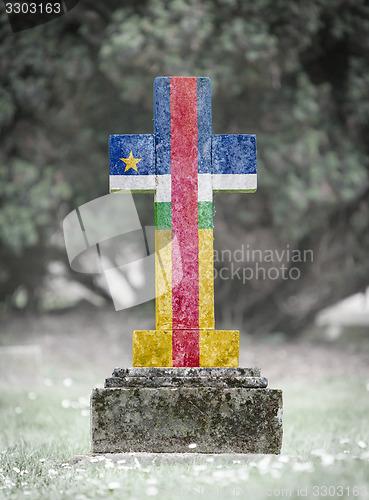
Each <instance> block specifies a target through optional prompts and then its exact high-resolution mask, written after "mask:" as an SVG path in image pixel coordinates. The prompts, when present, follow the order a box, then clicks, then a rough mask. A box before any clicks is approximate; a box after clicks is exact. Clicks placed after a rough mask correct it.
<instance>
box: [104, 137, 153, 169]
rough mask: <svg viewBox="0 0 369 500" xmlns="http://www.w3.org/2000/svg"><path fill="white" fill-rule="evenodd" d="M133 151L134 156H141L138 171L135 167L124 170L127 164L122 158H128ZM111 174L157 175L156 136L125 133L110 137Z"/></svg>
mask: <svg viewBox="0 0 369 500" xmlns="http://www.w3.org/2000/svg"><path fill="white" fill-rule="evenodd" d="M131 151H132V155H133V157H134V158H136V159H137V158H141V161H139V162H138V163H137V170H138V171H137V172H136V170H134V169H133V168H130V169H129V170H127V172H124V170H125V168H126V166H127V165H126V164H125V163H124V162H123V161H122V160H121V158H128V157H129V153H130V152H131ZM109 170H110V175H129V176H130V175H155V155H154V136H153V135H152V134H125V135H118V134H117V135H111V136H110V137H109Z"/></svg>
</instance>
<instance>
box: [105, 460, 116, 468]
mask: <svg viewBox="0 0 369 500" xmlns="http://www.w3.org/2000/svg"><path fill="white" fill-rule="evenodd" d="M113 468H114V464H113V462H110V461H109V462H106V464H105V469H113Z"/></svg>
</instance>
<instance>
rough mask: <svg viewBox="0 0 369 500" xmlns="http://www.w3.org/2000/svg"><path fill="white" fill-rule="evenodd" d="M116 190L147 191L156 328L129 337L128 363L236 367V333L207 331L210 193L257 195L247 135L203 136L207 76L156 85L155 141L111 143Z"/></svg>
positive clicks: (252, 145)
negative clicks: (151, 204)
mask: <svg viewBox="0 0 369 500" xmlns="http://www.w3.org/2000/svg"><path fill="white" fill-rule="evenodd" d="M121 190H123V191H124V190H126V191H127V190H130V191H133V192H155V253H156V256H158V257H157V258H156V261H155V282H156V284H155V286H156V330H151V331H150V330H145V331H142V330H141V331H136V332H134V336H133V366H238V352H239V332H238V331H235V330H231V331H225V330H215V321H214V288H213V191H228V192H229V191H231V192H232V191H233V192H244V193H252V192H254V191H256V137H255V135H249V134H242V135H238V134H235V135H212V120H211V82H210V79H209V78H203V77H198V78H195V77H159V78H156V79H155V83H154V134H153V135H151V134H150V135H143V134H141V135H111V136H110V192H115V191H121ZM174 235H175V236H176V241H177V245H175V246H174V245H171V241H172V237H173V236H174ZM159 255H160V258H159ZM179 268H181V272H182V278H181V280H177V279H176V278H177V276H176V272H177V270H178V269H179ZM178 281H179V284H178ZM168 282H169V286H167V284H168ZM171 284H173V286H171Z"/></svg>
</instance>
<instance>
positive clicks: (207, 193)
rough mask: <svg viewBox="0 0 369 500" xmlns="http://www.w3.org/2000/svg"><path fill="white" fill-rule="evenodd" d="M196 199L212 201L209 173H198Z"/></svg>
mask: <svg viewBox="0 0 369 500" xmlns="http://www.w3.org/2000/svg"><path fill="white" fill-rule="evenodd" d="M198 201H213V186H212V180H211V174H199V175H198Z"/></svg>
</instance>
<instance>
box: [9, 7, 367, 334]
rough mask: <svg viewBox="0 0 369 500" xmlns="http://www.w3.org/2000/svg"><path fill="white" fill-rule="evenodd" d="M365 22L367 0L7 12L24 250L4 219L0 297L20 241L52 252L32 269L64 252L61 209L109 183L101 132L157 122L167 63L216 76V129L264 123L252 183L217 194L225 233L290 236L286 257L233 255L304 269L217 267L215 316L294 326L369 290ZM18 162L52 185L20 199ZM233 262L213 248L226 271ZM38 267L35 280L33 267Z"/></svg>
mask: <svg viewBox="0 0 369 500" xmlns="http://www.w3.org/2000/svg"><path fill="white" fill-rule="evenodd" d="M368 24H369V9H368V7H367V6H366V4H365V2H364V1H363V0H362V1H360V0H359V1H357V2H355V3H353V2H351V1H350V0H333V1H332V0H329V1H328V0H311V1H309V2H305V3H304V4H303V5H297V4H296V3H294V2H289V1H287V0H279V1H277V2H274V1H272V0H260V1H258V2H252V3H251V2H242V1H240V0H205V1H200V0H191V1H188V0H152V1H149V2H148V1H147V2H145V1H141V2H127V3H126V4H125V5H124V6H122V5H121V3H120V2H113V1H111V2H107V3H106V4H105V7H101V6H99V7H98V6H96V5H95V4H93V3H92V2H84V3H83V4H82V3H81V5H79V7H78V8H77V7H76V8H75V9H74V10H72V11H71V12H70V13H69V14H68V15H66V16H64V17H63V18H60V19H59V20H57V21H55V22H53V23H50V24H49V25H47V24H46V25H43V26H41V27H39V28H37V29H33V30H29V31H28V32H24V33H22V34H17V36H16V37H12V36H10V35H9V34H8V35H6V34H4V32H5V31H6V27H5V25H4V24H3V28H2V33H3V40H4V43H2V45H1V49H0V50H1V52H2V61H3V63H2V64H3V69H4V71H2V72H1V74H2V75H4V76H3V77H2V78H3V82H2V86H1V87H2V97H1V99H2V102H5V103H6V104H5V105H4V107H3V106H2V109H4V111H2V113H1V117H2V122H1V123H2V125H1V126H2V128H3V144H5V145H6V147H5V148H2V151H3V153H2V154H3V158H2V163H3V165H5V166H6V168H5V169H3V170H4V177H3V178H4V180H5V182H4V184H3V186H4V188H3V189H4V190H9V191H8V192H9V194H8V195H7V194H6V193H5V191H4V192H2V194H1V198H2V200H3V207H5V209H6V210H4V209H3V210H2V212H1V216H0V217H2V219H0V226H1V227H3V228H9V227H12V224H11V223H10V220H11V217H14V218H15V220H16V221H17V224H13V226H14V225H15V226H16V229H13V232H14V231H15V232H16V233H17V234H18V236H17V238H18V240H17V241H18V242H19V243H18V247H17V248H18V253H17V254H15V251H14V249H15V246H14V243H12V241H13V240H14V239H15V236H14V235H13V236H12V234H10V233H11V231H10V229H8V230H6V229H5V230H4V231H2V232H1V237H2V259H1V262H3V264H4V269H5V270H3V272H2V274H1V275H0V284H1V286H2V289H1V290H2V299H3V300H4V297H5V296H9V295H10V294H11V293H12V292H13V291H14V283H19V282H20V281H22V280H24V277H23V278H22V277H19V276H20V275H21V272H20V271H21V270H22V273H23V274H24V273H25V272H26V269H27V264H26V263H25V256H26V255H27V256H29V255H30V253H32V252H36V255H40V256H41V254H40V252H43V254H42V255H43V256H42V259H37V257H36V261H38V260H40V261H41V262H40V263H39V264H38V265H39V266H40V269H38V270H37V273H35V274H36V275H38V276H39V275H40V273H41V274H42V273H43V272H46V267H45V262H46V261H47V259H55V251H56V249H53V247H52V245H51V243H50V233H52V231H53V230H55V224H54V221H55V218H56V214H59V216H60V215H61V214H62V213H66V212H67V211H68V210H69V208H70V207H75V206H76V205H78V204H80V203H82V202H84V201H87V200H90V199H93V198H94V197H96V196H99V195H102V194H105V193H106V190H105V187H104V186H105V183H106V180H105V179H106V170H105V168H103V167H102V165H104V164H106V162H107V158H106V144H107V135H108V134H109V133H118V132H119V133H130V132H131V133H137V132H148V133H150V132H151V131H152V121H151V120H152V82H153V78H154V77H155V76H158V75H169V74H176V75H189V74H192V75H208V76H210V77H211V78H212V84H213V131H214V132H215V133H244V132H253V133H256V134H257V136H258V168H259V191H258V192H257V194H256V195H248V196H245V195H240V196H235V195H232V196H229V195H219V196H217V198H216V215H215V237H216V242H215V243H216V248H217V249H218V250H221V249H222V248H223V249H224V248H227V249H229V250H231V251H233V252H234V251H235V250H237V249H239V248H241V247H242V245H243V246H244V248H246V249H248V250H250V251H252V250H262V251H263V252H264V253H263V254H262V255H263V256H265V251H266V250H271V251H272V252H274V256H275V258H277V257H276V252H277V253H278V252H279V253H278V255H280V254H281V252H282V251H283V250H285V251H286V252H285V254H284V257H283V258H282V262H274V263H273V262H265V258H264V261H260V259H259V262H246V261H245V262H237V263H236V262H234V259H233V264H237V265H238V266H239V267H240V268H241V273H242V272H243V268H249V267H250V268H251V270H254V271H255V269H256V265H257V264H259V265H262V267H263V268H264V269H265V271H266V273H267V272H268V270H269V269H270V268H271V267H277V268H278V269H280V266H281V265H285V266H286V271H285V272H289V271H290V270H291V268H297V270H298V271H299V273H300V274H299V275H300V278H299V279H291V278H289V279H283V276H282V274H281V272H280V274H279V276H278V278H277V279H274V277H273V279H271V278H270V276H269V277H268V275H267V277H266V279H255V276H254V279H247V280H243V279H241V278H240V279H239V278H237V275H235V276H234V278H235V279H229V280H223V281H222V280H219V279H218V280H217V281H216V309H217V318H218V320H219V321H221V322H226V321H228V320H232V324H235V325H236V324H237V325H238V326H239V327H241V326H242V325H243V327H244V329H246V330H247V331H250V332H251V333H253V332H256V331H276V330H279V331H285V332H287V333H295V332H296V331H298V330H300V329H301V328H303V327H304V326H306V325H307V324H308V322H309V321H311V319H312V317H313V316H314V314H315V313H316V312H317V311H319V310H320V309H321V308H322V307H324V306H327V305H329V304H332V303H333V302H334V301H336V300H338V299H340V298H343V297H345V296H347V295H348V294H350V293H353V292H356V291H358V290H361V289H363V288H364V287H365V286H366V285H367V283H368V281H369V265H368V263H367V259H366V255H367V250H368V246H369V242H368V236H367V235H368V220H369V219H368V217H367V216H368V194H369V182H368V167H369V151H368V144H367V141H366V140H365V138H366V137H367V136H368V132H369V131H368V126H369V125H368V124H369V120H368V118H369V116H368V115H369V104H368V102H369V99H368V97H369V95H368V93H369V85H368V83H369V65H368V57H369V56H368V37H367V32H368ZM45 40H47V41H48V43H46V42H45ZM120 110H121V111H120ZM77 138H78V139H77ZM61 153H62V154H61ZM17 165H18V166H17ZM28 167H30V170H29V169H28ZM22 169H23V170H22ZM24 170H27V172H28V170H29V171H31V172H32V171H33V172H34V185H35V186H39V185H40V188H39V189H40V190H42V189H43V190H44V192H45V191H46V192H47V190H48V189H50V188H51V186H52V187H53V190H54V192H53V193H52V194H51V195H46V196H45V197H44V202H43V204H42V206H39V205H38V204H37V203H35V202H34V201H32V200H31V199H28V198H27V196H29V195H28V193H29V189H27V186H26V185H24V187H23V191H22V190H20V191H16V189H15V186H16V180H14V175H15V173H16V172H18V171H20V172H23V171H24ZM47 172H48V173H47ZM27 175H28V174H27ZM24 177H25V176H24V175H23V174H21V178H22V179H23V178H24ZM16 179H17V178H16ZM82 179H83V180H82ZM21 182H23V180H22V181H21ZM29 182H31V181H29ZM41 186H42V187H41ZM11 190H13V191H11ZM10 193H11V194H10ZM16 193H18V195H17V194H16ZM22 193H23V194H22ZM25 193H26V194H25ZM17 196H18V197H17ZM35 197H36V198H37V201H39V200H41V198H42V197H39V196H37V195H36V196H35ZM22 203H23V205H24V206H25V207H32V210H34V213H35V214H36V213H37V214H43V218H42V220H41V222H40V221H39V222H36V221H37V220H38V219H37V217H35V216H34V215H31V216H29V215H27V217H29V218H30V219H31V221H32V224H31V227H33V236H30V234H31V230H30V229H29V225H30V224H29V221H28V222H27V221H26V216H24V215H23V216H22V211H21V210H20V209H21V207H22ZM148 203H150V200H149V201H148ZM10 209H12V210H13V214H14V215H13V216H11V215H9V213H8V212H9V210H10ZM150 209H151V208H150ZM30 213H33V212H32V211H31V212H30ZM4 214H5V215H4ZM22 217H23V218H22ZM9 231H10V232H9ZM27 231H29V234H28V233H27ZM26 234H28V236H26ZM35 235H37V238H36V236H35ZM36 240H37V241H36ZM37 248H38V250H37ZM41 249H42V250H41ZM287 250H289V251H290V252H291V253H292V252H293V250H295V251H296V250H298V251H300V252H301V255H304V251H306V250H312V251H313V262H310V261H307V262H303V261H302V262H293V261H291V260H289V261H288V262H287V260H286V259H287ZM232 255H233V254H232ZM251 255H252V254H251ZM258 255H259V256H260V254H258ZM294 255H297V254H296V253H294ZM309 255H310V254H309ZM249 256H250V255H249ZM58 258H60V256H59V257H58ZM11 261H14V266H13V267H14V273H13V274H12V275H11V277H9V275H8V276H7V275H6V272H8V274H9V271H8V270H9V269H10V268H13V267H12V266H11V265H10V264H9V263H11ZM41 264H42V265H41ZM230 264H231V263H230V262H224V261H223V262H221V261H219V262H217V263H216V265H217V268H218V270H219V269H220V268H221V267H222V266H223V267H224V266H225V265H227V266H228V267H230ZM22 266H23V267H22ZM35 266H36V263H35ZM278 266H279V267H278ZM294 272H295V273H296V275H297V271H294ZM250 273H251V271H248V274H250ZM273 276H275V274H274V275H273ZM17 279H18V281H17ZM30 281H32V283H29V284H28V285H27V286H28V288H29V290H30V294H31V295H33V294H34V291H35V290H36V289H37V286H36V285H38V284H39V283H40V280H39V279H38V280H37V282H35V280H34V279H31V277H30ZM243 281H245V283H243Z"/></svg>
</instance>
